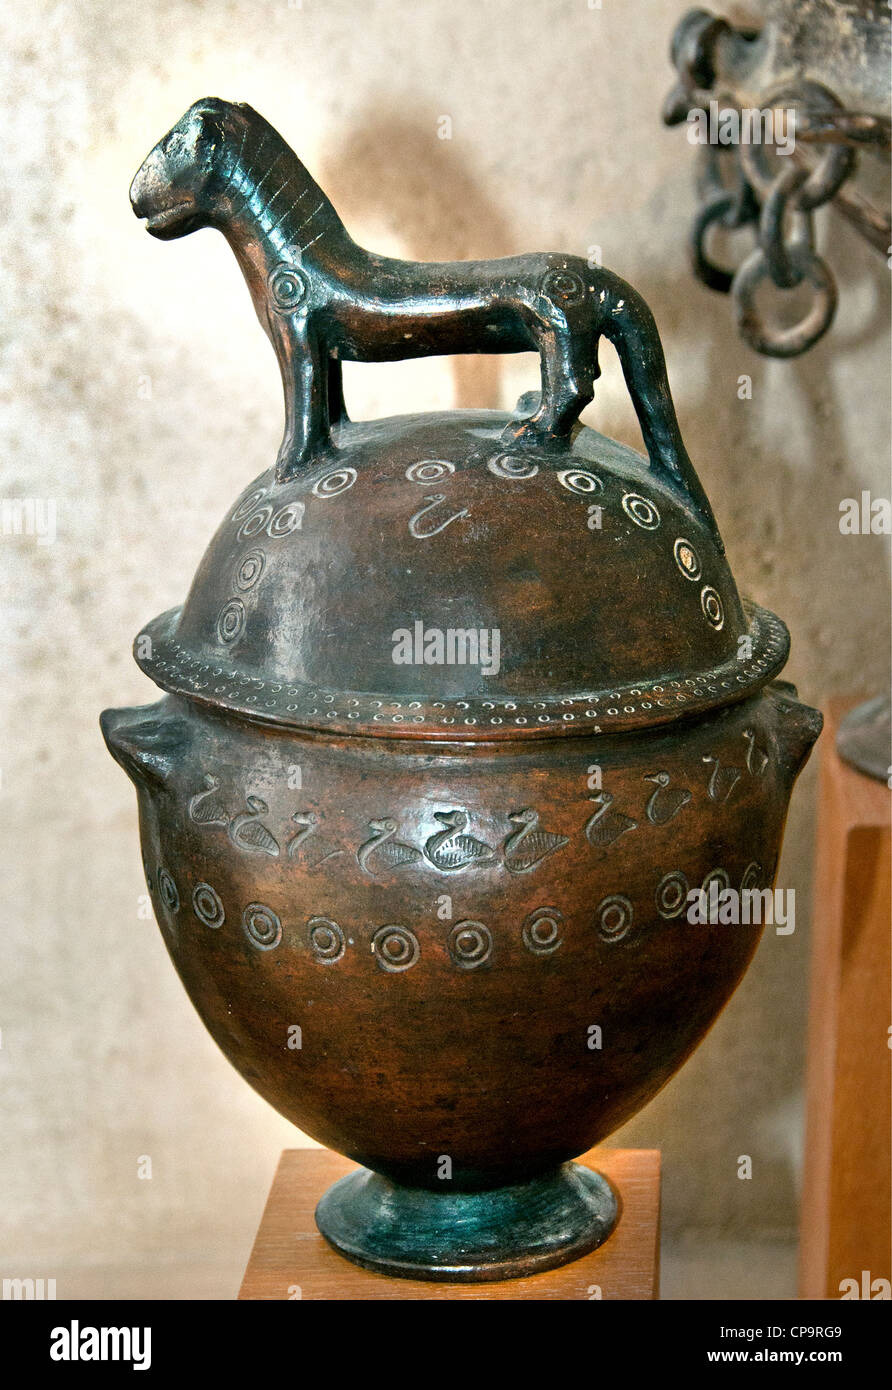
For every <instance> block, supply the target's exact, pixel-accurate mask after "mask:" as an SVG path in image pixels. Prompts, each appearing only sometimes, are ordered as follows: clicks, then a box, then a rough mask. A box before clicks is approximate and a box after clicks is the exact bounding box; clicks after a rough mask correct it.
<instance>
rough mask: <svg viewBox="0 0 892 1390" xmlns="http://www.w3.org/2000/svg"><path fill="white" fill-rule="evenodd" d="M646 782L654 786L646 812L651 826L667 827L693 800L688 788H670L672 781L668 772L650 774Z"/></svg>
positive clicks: (646, 777) (647, 775)
mask: <svg viewBox="0 0 892 1390" xmlns="http://www.w3.org/2000/svg"><path fill="white" fill-rule="evenodd" d="M644 780H645V782H653V784H654V790H653V791H652V792H651V794H650V796H649V797H648V800H647V807H646V810H645V814H646V815H647V819H648V820H649V821H650V823H651V825H665V824H666V822H667V821H670V820H672V817H673V816H677V815H678V813H679V811H680V810H681V808H682V807H683V806H687V804H688V802H689V801H690V799H691V792H690V791H688V789H687V787H671V788H670V786H669V783H670V781H671V780H672V779H671V777H670V776H669V773H668V772H648V773H647V774H646V776H645V778H644Z"/></svg>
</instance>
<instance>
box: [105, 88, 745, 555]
mask: <svg viewBox="0 0 892 1390" xmlns="http://www.w3.org/2000/svg"><path fill="white" fill-rule="evenodd" d="M130 199H131V203H132V205H133V210H134V212H135V213H136V215H137V216H138V217H140V218H145V219H146V225H147V229H148V231H149V232H151V233H152V235H153V236H156V237H160V238H162V239H163V240H170V239H173V238H175V237H180V236H185V235H186V234H187V233H189V232H193V231H195V230H196V229H198V228H200V227H216V228H218V230H219V231H221V232H222V233H223V235H224V236H225V237H226V239H227V241H228V242H229V244H230V246H231V247H232V250H233V252H234V254H235V256H236V259H237V260H238V263H239V265H240V267H241V269H242V273H243V274H244V277H245V280H246V281H247V284H248V288H249V290H250V292H251V297H252V299H253V301H254V307H255V309H256V311H257V315H258V318H259V319H260V322H261V324H262V326H263V328H264V330H265V331H266V333H267V335H268V336H269V338H270V341H271V342H272V345H273V348H274V350H275V353H276V357H277V358H278V362H279V366H280V369H281V373H282V381H283V385H284V391H285V434H284V437H283V439H282V444H281V447H280V449H279V454H278V458H277V460H276V476H277V477H278V478H279V479H280V480H283V479H285V478H289V477H292V476H294V475H295V474H296V473H298V472H299V471H300V470H301V469H303V468H306V467H307V466H308V464H309V463H310V462H311V461H312V460H314V459H316V458H317V457H318V456H319V455H320V454H324V453H325V451H326V450H328V449H329V448H331V447H332V439H331V435H332V430H333V429H336V428H337V427H338V426H340V425H342V424H344V423H345V422H346V420H347V415H346V411H345V408H344V397H343V390H342V386H341V363H342V362H343V361H345V360H349V361H352V362H391V361H398V360H400V359H402V358H407V357H426V356H431V355H435V354H436V355H440V354H449V353H469V352H505V353H507V352H527V351H529V350H531V349H532V350H534V351H537V352H538V353H539V356H540V360H541V367H542V390H541V395H540V397H539V401H538V404H537V407H536V409H535V411H534V412H533V414H532V415H530V416H529V417H528V418H523V419H518V420H512V421H511V423H510V424H509V425H508V426H507V427H506V429H505V431H504V435H503V440H504V443H505V445H506V447H509V448H512V449H516V448H521V449H522V448H524V447H525V446H526V445H528V444H534V445H537V446H540V447H542V446H544V447H546V448H552V449H561V448H566V446H567V441H568V438H569V436H570V432H571V430H572V427H573V425H574V424H575V422H576V420H577V417H578V416H579V413H580V411H581V410H582V409H583V407H584V406H586V405H587V404H588V402H589V401H590V400H592V398H593V395H594V385H593V384H594V382H595V380H596V379H597V377H598V376H599V374H600V368H599V365H598V342H599V339H600V338H601V336H602V335H603V336H604V337H605V338H608V339H609V340H610V341H611V342H612V343H613V344H614V345H615V347H616V349H617V352H618V354H619V358H620V362H621V364H622V369H623V373H624V376H625V380H626V385H627V387H628V390H629V394H630V396H631V398H632V402H633V404H634V406H635V410H636V413H637V415H638V420H639V423H640V426H641V432H642V435H643V437H644V443H645V447H646V449H647V452H648V455H649V458H650V463H651V466H652V468H653V469H654V471H655V472H656V473H657V474H659V475H661V476H662V477H663V479H664V481H665V482H667V483H669V484H670V485H671V486H673V487H675V488H676V489H677V490H678V491H679V492H681V493H682V494H683V495H684V496H685V497H686V499H688V501H690V503H691V504H692V505H693V507H694V509H695V510H696V512H697V513H698V514H699V516H700V517H701V519H702V520H703V521H704V523H705V524H706V525H707V526H708V527H709V528H710V530H711V531H712V533H713V534H714V536H715V538H716V540H717V542H718V544H719V546H720V547H721V538H720V537H719V535H718V531H717V528H716V524H715V520H714V518H713V515H712V511H711V509H710V505H709V502H708V500H707V498H706V494H705V493H704V491H703V489H702V487H701V485H700V481H699V479H698V477H697V475H696V473H695V471H694V467H693V465H692V463H691V461H690V459H689V458H688V455H687V452H686V450H685V447H684V444H683V442H682V438H681V432H680V430H679V427H678V421H677V419H676V416H675V408H674V406H673V403H672V396H671V394H670V391H669V383H668V380H667V376H666V363H665V359H664V357H663V348H662V344H661V342H660V336H659V333H658V332H657V328H656V324H655V323H654V318H653V315H652V314H651V312H650V309H649V308H648V307H647V304H646V303H645V302H644V300H643V299H642V297H641V296H640V295H639V294H638V293H637V291H636V290H634V289H633V288H632V287H631V285H628V284H627V283H626V282H625V281H624V280H622V279H620V277H619V276H618V275H614V274H613V272H612V271H609V270H605V269H603V268H601V267H595V268H593V267H591V266H590V265H589V264H588V263H587V262H586V261H585V260H583V259H581V258H580V257H577V256H567V255H559V254H553V253H534V254H532V255H526V256H511V257H507V258H504V259H501V260H494V261H457V262H444V263H434V262H416V261H401V260H395V259H393V258H390V257H387V256H378V255H375V254H374V253H373V252H370V251H366V250H364V249H363V248H362V247H360V246H358V245H357V244H356V242H355V241H353V240H352V238H351V237H350V236H349V234H348V233H347V230H346V228H345V227H344V224H343V223H342V222H341V220H340V218H339V217H338V215H337V213H336V212H335V210H334V208H333V206H332V204H331V203H330V202H329V200H328V198H326V196H325V194H324V193H323V192H322V190H321V188H319V186H318V184H316V183H315V182H314V180H313V179H312V178H311V177H310V175H309V174H308V172H307V170H306V169H305V168H304V166H303V164H302V163H301V162H300V160H299V159H298V158H297V156H296V155H295V154H294V152H293V151H292V150H291V149H290V148H289V146H288V145H287V144H286V143H285V141H284V140H283V139H282V137H281V136H280V135H279V134H278V133H277V132H276V131H275V130H274V129H273V128H272V126H271V125H269V124H268V122H267V121H265V120H264V119H263V117H262V116H260V115H258V113H257V112H256V111H254V110H252V108H251V107H250V106H246V105H244V104H242V103H232V102H227V101H220V100H218V99H217V98H214V97H209V98H205V99H204V100H202V101H198V102H196V103H195V104H194V105H193V106H191V107H190V108H189V110H188V111H187V112H186V113H185V115H184V116H182V117H181V119H180V120H179V121H177V123H176V125H175V126H173V128H172V129H171V130H170V131H169V133H168V134H167V135H166V136H165V137H164V138H163V139H162V140H161V141H159V143H158V144H157V145H156V146H155V148H154V149H153V150H152V151H151V153H150V154H149V155H148V157H147V158H146V159H145V161H144V162H143V164H142V166H141V167H140V169H139V171H138V173H137V174H136V177H135V178H134V180H133V183H132V185H131V189H130Z"/></svg>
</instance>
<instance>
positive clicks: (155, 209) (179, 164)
mask: <svg viewBox="0 0 892 1390" xmlns="http://www.w3.org/2000/svg"><path fill="white" fill-rule="evenodd" d="M254 115H255V113H254V112H253V111H252V110H251V107H250V106H246V105H244V104H243V103H239V104H236V103H233V102H229V101H220V100H219V98H217V97H203V98H202V100H201V101H196V102H195V103H194V104H193V105H192V106H190V107H189V110H188V111H187V112H186V113H185V114H184V115H183V116H181V117H180V119H179V120H178V121H177V123H176V125H175V126H172V127H171V129H170V130H169V131H168V132H167V134H166V135H165V136H164V138H163V139H162V140H159V141H158V144H157V145H156V146H155V148H154V149H153V150H152V151H151V152H150V153H149V154H148V155H147V156H146V158H145V159H144V160H143V162H142V164H141V165H140V167H139V169H138V171H137V173H136V177H135V178H134V180H133V182H132V184H131V185H130V202H131V205H132V207H133V211H134V212H135V213H136V216H137V217H140V218H142V217H144V218H145V219H146V230H147V231H149V232H151V234H152V236H155V237H158V238H160V240H162V241H172V240H173V239H174V238H175V237H181V236H186V235H187V234H188V233H189V232H194V231H196V230H197V229H198V228H199V227H206V226H208V225H209V224H210V223H211V222H212V221H213V216H214V211H215V199H216V195H217V193H218V192H219V191H220V189H221V188H222V187H223V185H224V182H225V178H226V173H225V172H224V170H223V169H222V164H221V160H220V158H219V155H220V152H221V150H222V149H223V147H224V146H226V145H227V144H228V143H229V142H231V141H233V140H235V139H237V140H238V141H239V142H240V141H241V139H242V134H243V132H244V127H245V124H246V122H247V121H248V120H250V118H251V117H253V116H254Z"/></svg>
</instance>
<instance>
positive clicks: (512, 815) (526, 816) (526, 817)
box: [508, 808, 539, 825]
mask: <svg viewBox="0 0 892 1390" xmlns="http://www.w3.org/2000/svg"><path fill="white" fill-rule="evenodd" d="M508 819H509V820H510V821H513V822H514V824H515V825H532V823H533V821H536V820H538V819H539V813H538V811H532V810H530V809H529V808H527V809H526V810H524V811H509V813H508Z"/></svg>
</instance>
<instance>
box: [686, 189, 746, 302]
mask: <svg viewBox="0 0 892 1390" xmlns="http://www.w3.org/2000/svg"><path fill="white" fill-rule="evenodd" d="M736 201H737V199H736V195H735V194H733V193H722V194H720V195H719V196H718V197H717V198H712V199H711V200H710V201H709V202H708V203H704V204H703V206H702V207H701V208H700V210H699V212H698V213H697V215H696V217H695V218H694V220H693V222H692V223H691V268H692V269H693V272H694V274H695V275H696V277H697V279H698V280H699V281H700V282H701V284H703V285H705V286H706V287H707V289H710V290H715V291H716V293H718V294H728V292H729V291H730V289H731V285H732V284H733V281H734V272H733V270H725V268H724V266H720V265H716V263H715V261H712V260H710V258H709V256H708V255H707V252H706V237H707V234H708V232H709V230H710V228H711V227H712V226H713V224H714V223H716V222H720V223H721V224H722V225H723V226H725V227H727V226H728V225H729V224H728V222H727V221H726V219H727V217H728V216H729V215H730V213H731V211H732V209H733V208H734V204H735V202H736Z"/></svg>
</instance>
